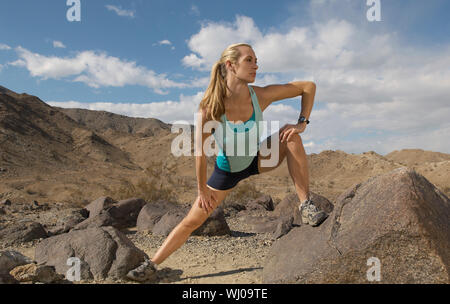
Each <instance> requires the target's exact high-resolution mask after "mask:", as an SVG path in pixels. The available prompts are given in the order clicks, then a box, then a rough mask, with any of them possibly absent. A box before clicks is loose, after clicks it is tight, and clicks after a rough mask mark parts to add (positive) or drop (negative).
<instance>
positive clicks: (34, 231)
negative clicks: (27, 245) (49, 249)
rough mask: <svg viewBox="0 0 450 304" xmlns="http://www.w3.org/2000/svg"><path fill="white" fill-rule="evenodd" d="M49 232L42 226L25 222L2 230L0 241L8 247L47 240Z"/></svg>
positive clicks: (0, 231)
mask: <svg viewBox="0 0 450 304" xmlns="http://www.w3.org/2000/svg"><path fill="white" fill-rule="evenodd" d="M46 237H47V232H46V231H45V229H44V227H42V225H41V224H39V223H37V222H33V221H28V220H23V221H20V222H17V223H15V224H12V225H9V226H7V227H5V228H3V229H2V230H0V239H1V240H2V241H3V243H4V244H5V245H6V246H11V245H17V244H20V243H23V242H30V241H32V240H36V239H40V238H46Z"/></svg>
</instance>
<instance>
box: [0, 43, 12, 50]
mask: <svg viewBox="0 0 450 304" xmlns="http://www.w3.org/2000/svg"><path fill="white" fill-rule="evenodd" d="M10 49H11V47H10V46H9V45H7V44H3V43H0V51H7V50H10Z"/></svg>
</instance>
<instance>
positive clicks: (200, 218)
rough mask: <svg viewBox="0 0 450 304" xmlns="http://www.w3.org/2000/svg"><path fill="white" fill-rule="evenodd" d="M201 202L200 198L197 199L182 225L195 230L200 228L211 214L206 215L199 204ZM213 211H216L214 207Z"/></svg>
mask: <svg viewBox="0 0 450 304" xmlns="http://www.w3.org/2000/svg"><path fill="white" fill-rule="evenodd" d="M199 200H200V197H199V196H198V197H197V199H196V200H195V202H194V205H193V206H192V208H191V210H190V211H189V213H188V214H187V215H186V216H185V217H184V219H183V220H182V221H181V224H182V225H183V226H184V227H185V228H188V229H191V230H195V229H197V228H198V227H200V226H201V225H202V224H203V223H204V222H205V221H206V219H207V218H208V216H209V215H210V213H206V212H205V211H204V210H203V209H202V208H200V206H199V204H198V202H199ZM213 209H215V206H214V205H213Z"/></svg>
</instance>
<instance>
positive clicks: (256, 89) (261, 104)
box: [250, 85, 269, 112]
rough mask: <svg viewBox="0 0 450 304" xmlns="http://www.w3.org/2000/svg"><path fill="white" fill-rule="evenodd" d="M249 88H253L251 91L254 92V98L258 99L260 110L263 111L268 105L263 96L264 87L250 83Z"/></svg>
mask: <svg viewBox="0 0 450 304" xmlns="http://www.w3.org/2000/svg"><path fill="white" fill-rule="evenodd" d="M250 88H251V89H253V92H255V95H256V100H257V101H258V104H259V108H260V109H261V112H262V111H264V110H265V109H266V108H267V107H268V106H269V104H267V102H266V98H265V88H264V87H260V86H255V85H250Z"/></svg>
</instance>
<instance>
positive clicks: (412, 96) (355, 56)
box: [182, 0, 450, 152]
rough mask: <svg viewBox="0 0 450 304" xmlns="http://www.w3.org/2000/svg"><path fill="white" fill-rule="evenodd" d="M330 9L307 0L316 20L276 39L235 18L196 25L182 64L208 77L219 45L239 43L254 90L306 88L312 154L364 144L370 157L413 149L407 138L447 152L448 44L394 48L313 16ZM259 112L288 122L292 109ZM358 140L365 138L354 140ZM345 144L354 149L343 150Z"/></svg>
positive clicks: (394, 42)
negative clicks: (310, 84)
mask: <svg viewBox="0 0 450 304" xmlns="http://www.w3.org/2000/svg"><path fill="white" fill-rule="evenodd" d="M330 3H331V4H333V5H335V6H339V5H342V3H343V2H339V1H337V2H333V1H331V2H330V1H326V0H323V1H313V3H312V5H311V7H312V8H313V9H311V11H314V14H318V15H320V16H321V17H320V18H317V20H316V19H314V22H312V23H310V24H308V25H305V26H298V25H292V26H290V27H288V28H287V30H285V31H283V32H281V31H278V30H271V31H269V32H263V31H262V30H260V29H259V28H258V27H257V26H256V25H255V23H254V22H253V19H251V18H249V17H245V16H237V17H236V20H235V21H234V22H232V23H224V22H208V23H204V24H203V25H202V27H201V29H200V30H199V32H198V33H196V34H194V35H192V36H191V37H190V39H189V41H188V46H189V48H190V50H191V53H190V54H188V55H186V56H185V57H184V58H183V60H182V63H183V64H184V65H185V66H188V67H191V68H193V69H196V70H200V71H209V70H210V69H211V67H212V65H213V64H214V62H216V61H217V60H218V59H219V56H220V54H221V52H222V51H223V50H224V49H225V47H226V46H227V45H229V44H231V43H236V42H247V43H250V44H251V45H252V46H253V48H254V50H255V53H256V56H257V57H258V64H259V69H258V72H259V74H258V76H257V81H256V84H257V85H261V86H263V85H266V84H270V83H277V82H278V83H280V82H281V81H283V82H287V81H285V80H289V79H290V80H289V81H292V80H294V79H295V80H301V79H303V80H312V81H314V82H315V83H316V84H317V91H316V98H315V100H316V103H318V102H320V103H322V104H323V106H322V107H320V109H317V108H315V109H314V110H313V112H312V116H311V118H312V119H313V121H314V122H317V120H319V121H320V123H319V124H317V123H316V124H312V125H310V126H309V130H310V131H309V133H308V134H309V135H308V134H305V136H306V137H307V138H308V139H310V140H311V139H314V146H311V147H310V148H314V149H317V150H319V152H320V149H322V148H325V147H327V148H333V145H335V146H334V148H333V149H342V150H344V151H349V149H359V148H363V147H364V146H363V145H367V146H369V145H368V143H373V146H372V147H371V150H375V151H376V150H377V149H378V150H383V151H385V149H388V148H389V146H390V145H391V146H392V145H393V143H396V142H397V143H403V144H405V146H406V145H408V142H411V143H414V137H415V136H417V137H418V138H424V139H425V138H427V140H426V143H427V146H429V147H431V148H432V149H434V150H436V151H442V152H450V142H448V141H445V140H442V139H440V140H439V138H438V137H439V136H440V135H442V134H444V133H443V132H442V130H447V129H448V123H447V120H448V118H447V117H449V116H450V103H449V97H448V96H450V70H449V69H446V68H445V67H448V66H450V45H441V46H440V47H439V48H436V49H433V48H431V47H414V46H411V45H407V44H405V42H403V43H401V42H400V41H402V40H401V39H399V38H398V34H397V33H391V32H389V31H378V32H376V33H375V34H374V33H372V32H370V31H369V30H368V29H367V28H366V27H365V26H360V25H359V24H358V25H357V24H353V23H350V22H349V21H348V20H345V19H343V18H340V17H339V16H337V17H335V16H332V15H330V14H325V13H324V11H323V10H320V8H319V6H320V5H328V4H330ZM345 3H347V4H348V5H354V3H353V2H351V1H347V2H345ZM333 7H334V6H333ZM344 7H345V5H344ZM343 9H344V8H341V11H342V10H343ZM325 11H327V10H325ZM319 12H320V13H319ZM329 12H330V13H331V11H329ZM303 13H305V12H303ZM314 14H313V16H315V15H314ZM351 14H353V13H351ZM297 17H298V16H297ZM403 41H405V40H403ZM266 111H267V112H264V117H265V118H270V119H274V120H279V121H283V122H290V123H293V122H295V121H296V119H297V116H298V113H299V112H300V105H299V107H298V109H293V108H292V107H288V106H284V107H282V105H280V104H273V105H271V106H270V107H269V108H268V109H267V110H266ZM313 130H314V131H313ZM424 130H426V131H424ZM366 133H367V134H370V136H369V137H367V138H366V137H361V136H362V135H361V134H366ZM428 133H429V134H435V136H434V137H430V136H428ZM373 134H375V135H376V136H375V135H373ZM412 134H415V135H412ZM377 136H378V138H377ZM380 137H381V138H385V139H386V141H384V140H380ZM447 137H448V136H447ZM330 138H333V139H332V140H329V139H330ZM375 138H377V141H375ZM401 138H404V140H400V139H401ZM430 138H434V140H436V142H435V143H434V144H433V141H432V140H431V139H430ZM351 140H355V143H354V144H351V145H350V144H349V141H351ZM377 142H381V144H378V143H377ZM385 142H387V143H389V144H386V145H385V144H384V143H385ZM447 142H448V143H447ZM325 143H327V144H325ZM340 143H345V144H340ZM395 146H396V147H397V146H398V145H395ZM415 146H416V147H419V148H422V143H421V142H417V141H416V142H415ZM346 147H347V148H346ZM377 147H378V148H377ZM376 148H377V149H376ZM397 148H398V147H397ZM423 148H426V147H423ZM437 149H439V150H437ZM349 152H352V151H349Z"/></svg>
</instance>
